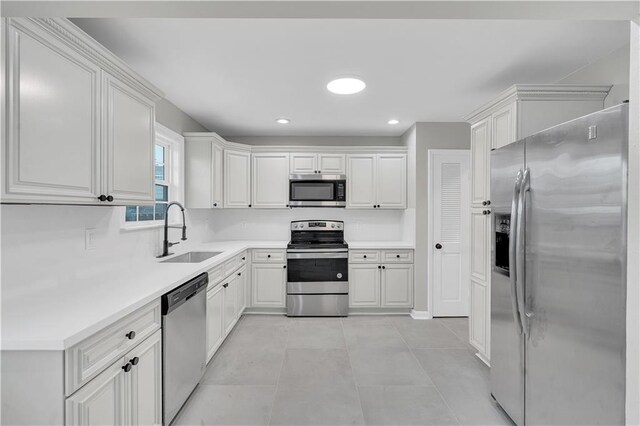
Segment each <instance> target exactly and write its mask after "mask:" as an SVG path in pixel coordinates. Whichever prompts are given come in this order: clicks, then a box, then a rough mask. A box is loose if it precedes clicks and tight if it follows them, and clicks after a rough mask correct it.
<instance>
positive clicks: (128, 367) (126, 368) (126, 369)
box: [122, 363, 131, 373]
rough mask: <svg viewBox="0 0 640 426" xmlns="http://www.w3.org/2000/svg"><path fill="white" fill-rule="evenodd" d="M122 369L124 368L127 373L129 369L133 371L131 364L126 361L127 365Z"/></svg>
mask: <svg viewBox="0 0 640 426" xmlns="http://www.w3.org/2000/svg"><path fill="white" fill-rule="evenodd" d="M122 369H123V370H124V372H125V373H128V372H129V371H131V364H130V363H126V364H125V365H123V366H122Z"/></svg>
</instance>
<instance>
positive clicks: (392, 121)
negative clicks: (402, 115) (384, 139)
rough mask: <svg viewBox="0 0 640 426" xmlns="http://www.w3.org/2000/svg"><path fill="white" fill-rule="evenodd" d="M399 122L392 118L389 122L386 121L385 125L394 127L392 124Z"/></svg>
mask: <svg viewBox="0 0 640 426" xmlns="http://www.w3.org/2000/svg"><path fill="white" fill-rule="evenodd" d="M399 122H400V121H399V120H396V119H395V118H392V119H391V120H389V121H387V124H391V125H394V124H398V123H399Z"/></svg>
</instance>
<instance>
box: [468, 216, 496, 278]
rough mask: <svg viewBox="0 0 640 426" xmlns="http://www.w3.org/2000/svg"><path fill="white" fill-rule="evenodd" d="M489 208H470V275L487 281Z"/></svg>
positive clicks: (489, 227) (489, 229)
mask: <svg viewBox="0 0 640 426" xmlns="http://www.w3.org/2000/svg"><path fill="white" fill-rule="evenodd" d="M488 211H489V209H479V208H473V209H471V253H470V257H471V259H470V260H471V261H470V263H471V277H472V278H473V279H475V280H476V281H480V282H483V283H486V282H487V281H489V253H490V249H491V248H490V246H489V244H490V240H489V235H490V232H491V222H490V218H491V214H486V212H488Z"/></svg>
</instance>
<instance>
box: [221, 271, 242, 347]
mask: <svg viewBox="0 0 640 426" xmlns="http://www.w3.org/2000/svg"><path fill="white" fill-rule="evenodd" d="M237 278H238V276H237V275H235V274H234V275H232V276H230V277H228V278H227V280H226V282H225V283H224V284H222V289H223V292H224V296H223V300H224V302H223V305H224V310H223V314H222V317H223V318H224V334H225V335H226V334H228V333H229V332H230V331H231V329H232V328H233V326H234V325H235V324H236V321H237V320H238V316H237V310H236V302H237V295H236V293H237V288H238V279H237Z"/></svg>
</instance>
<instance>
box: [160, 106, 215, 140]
mask: <svg viewBox="0 0 640 426" xmlns="http://www.w3.org/2000/svg"><path fill="white" fill-rule="evenodd" d="M156 121H157V122H158V123H160V124H162V125H163V126H165V127H168V128H170V129H171V130H173V131H174V132H176V133H180V134H182V132H208V131H209V129H207V128H206V127H204V126H203V125H202V124H200V123H198V122H197V121H196V120H194V119H193V118H191V116H189V115H187V114H186V113H185V112H184V111H182V110H181V109H180V108H178V107H177V106H175V105H174V104H172V103H171V102H170V101H169V100H167V99H160V100H159V101H158V102H156Z"/></svg>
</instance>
